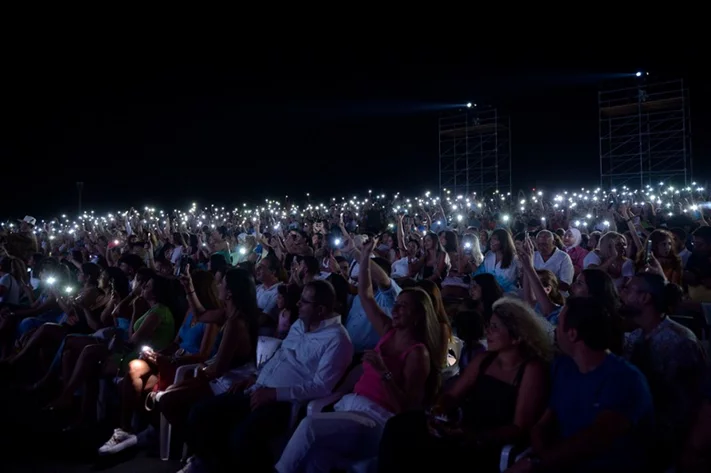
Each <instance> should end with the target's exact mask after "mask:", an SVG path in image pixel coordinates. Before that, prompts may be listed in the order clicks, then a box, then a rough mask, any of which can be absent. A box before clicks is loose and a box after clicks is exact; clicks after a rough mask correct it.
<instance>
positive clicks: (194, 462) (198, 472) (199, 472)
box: [178, 455, 207, 473]
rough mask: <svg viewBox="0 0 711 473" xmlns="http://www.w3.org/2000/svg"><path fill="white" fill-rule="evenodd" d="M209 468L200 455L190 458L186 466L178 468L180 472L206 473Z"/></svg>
mask: <svg viewBox="0 0 711 473" xmlns="http://www.w3.org/2000/svg"><path fill="white" fill-rule="evenodd" d="M206 472H207V468H206V467H205V465H204V464H203V463H202V461H201V460H200V458H199V457H196V456H195V455H193V456H191V457H189V458H188V460H187V462H186V463H185V466H184V467H182V468H181V469H180V470H178V473H206Z"/></svg>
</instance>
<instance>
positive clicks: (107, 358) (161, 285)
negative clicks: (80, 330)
mask: <svg viewBox="0 0 711 473" xmlns="http://www.w3.org/2000/svg"><path fill="white" fill-rule="evenodd" d="M132 296H133V297H134V298H136V299H137V298H138V297H142V298H143V299H145V301H146V302H148V305H149V307H150V308H149V309H148V311H146V312H145V313H144V314H141V315H140V316H139V314H138V313H137V312H136V311H135V310H134V313H133V317H132V319H131V322H132V323H131V325H130V326H129V333H128V341H127V342H126V343H125V350H124V352H123V353H125V354H120V353H114V354H112V353H110V352H109V349H108V347H107V346H106V345H103V344H95V345H89V346H87V347H86V348H84V350H83V351H82V353H81V355H80V356H79V359H78V360H77V364H76V367H75V368H74V372H73V373H72V376H71V378H70V379H69V380H68V381H65V385H64V390H63V391H62V393H61V394H60V395H59V397H58V398H57V399H55V400H54V401H53V402H51V403H50V404H49V405H48V406H47V408H48V409H50V410H54V409H61V408H67V407H70V406H71V404H72V399H73V397H74V393H75V392H76V391H77V390H78V389H79V388H81V387H82V386H84V388H85V389H84V392H83V394H82V396H83V399H82V401H83V402H82V419H84V418H85V416H87V415H91V413H92V412H96V408H95V406H96V394H97V390H96V387H97V386H98V380H99V377H100V376H102V375H111V374H116V373H117V372H118V373H119V374H121V372H123V371H124V370H125V368H126V367H127V366H128V363H129V362H130V361H131V360H135V359H136V358H138V356H139V355H140V352H141V349H142V348H143V347H144V346H148V347H150V348H151V349H153V350H155V351H158V350H162V349H163V348H165V347H166V346H168V345H169V344H170V343H171V342H172V341H173V338H174V337H175V322H174V319H173V313H172V311H171V309H170V308H169V306H172V305H173V303H172V302H173V301H174V300H175V299H176V294H175V292H174V291H173V286H172V285H171V283H170V281H169V280H168V279H166V278H164V277H162V276H159V275H157V274H153V275H152V276H151V277H150V278H149V279H148V280H147V281H146V282H145V284H144V285H143V286H142V287H141V286H137V287H136V288H135V289H134V290H133V292H132ZM114 350H116V348H114ZM92 388H94V389H92Z"/></svg>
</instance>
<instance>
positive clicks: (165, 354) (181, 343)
mask: <svg viewBox="0 0 711 473" xmlns="http://www.w3.org/2000/svg"><path fill="white" fill-rule="evenodd" d="M192 281H193V284H194V286H193V287H194V291H195V296H196V297H197V298H198V300H199V301H200V303H201V304H202V306H203V307H204V308H205V309H206V310H214V309H218V308H219V307H220V301H219V298H218V294H217V285H216V284H215V277H214V276H213V275H212V273H210V272H207V271H195V272H194V273H193V275H192ZM219 329H220V327H219V325H217V324H206V323H204V322H200V321H199V320H198V319H197V317H195V316H194V315H193V312H192V311H191V310H188V314H187V315H186V317H185V321H184V322H183V325H182V326H181V327H180V331H179V332H178V335H177V336H176V337H175V341H174V342H173V343H172V344H171V345H170V346H168V347H167V348H165V349H164V350H162V351H161V352H155V351H153V350H147V351H146V352H144V353H143V354H142V355H141V359H138V360H133V361H131V362H130V363H129V364H128V373H126V375H125V376H124V379H123V382H122V384H121V408H122V409H121V414H122V415H121V426H120V427H119V428H117V429H115V430H114V433H113V435H112V436H111V438H110V439H109V440H108V441H107V442H106V443H105V444H104V445H103V446H102V447H101V448H99V453H100V454H113V453H118V452H120V451H122V450H124V449H126V448H128V447H132V446H134V445H136V443H137V441H138V438H137V437H136V435H134V434H133V433H132V428H131V421H132V419H133V415H134V413H135V412H136V411H137V410H138V409H139V408H141V407H143V403H141V400H142V396H143V394H144V393H145V392H147V391H151V390H153V389H154V388H155V387H156V386H157V385H158V382H159V379H160V382H161V384H164V385H165V386H166V387H167V386H170V385H171V384H172V382H173V379H174V378H175V371H176V369H177V367H178V366H180V365H185V364H193V363H202V362H204V361H206V360H207V359H208V358H209V357H210V355H211V354H212V352H213V350H214V347H215V341H216V338H217V333H218V331H219Z"/></svg>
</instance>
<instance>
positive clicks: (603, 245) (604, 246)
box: [596, 232, 627, 261]
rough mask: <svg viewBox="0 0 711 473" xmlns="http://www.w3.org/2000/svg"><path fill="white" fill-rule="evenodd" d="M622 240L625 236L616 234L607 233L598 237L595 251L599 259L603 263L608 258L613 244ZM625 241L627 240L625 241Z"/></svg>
mask: <svg viewBox="0 0 711 473" xmlns="http://www.w3.org/2000/svg"><path fill="white" fill-rule="evenodd" d="M623 238H625V236H624V235H622V234H620V233H617V232H607V233H605V234H604V235H603V236H601V237H600V239H599V240H598V241H597V248H596V249H597V251H598V252H599V253H600V257H601V259H602V260H603V261H604V260H605V259H607V258H609V257H610V251H609V250H610V247H611V246H615V244H617V242H618V241H620V240H621V239H623ZM625 241H627V240H626V239H625ZM620 256H626V255H620Z"/></svg>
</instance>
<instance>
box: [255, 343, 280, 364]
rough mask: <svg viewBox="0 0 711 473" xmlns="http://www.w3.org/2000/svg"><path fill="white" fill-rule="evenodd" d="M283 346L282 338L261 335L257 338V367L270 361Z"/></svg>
mask: <svg viewBox="0 0 711 473" xmlns="http://www.w3.org/2000/svg"><path fill="white" fill-rule="evenodd" d="M280 346H281V339H279V338H274V337H265V336H260V337H259V338H258V339H257V368H261V366H262V365H263V364H264V363H266V362H267V361H269V359H270V358H271V357H272V356H274V354H275V353H276V352H277V350H278V349H279V347H280Z"/></svg>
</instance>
